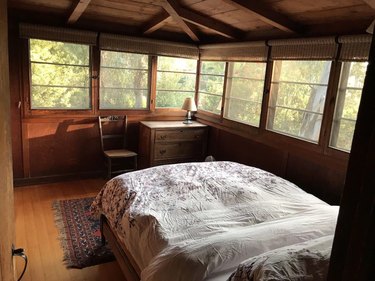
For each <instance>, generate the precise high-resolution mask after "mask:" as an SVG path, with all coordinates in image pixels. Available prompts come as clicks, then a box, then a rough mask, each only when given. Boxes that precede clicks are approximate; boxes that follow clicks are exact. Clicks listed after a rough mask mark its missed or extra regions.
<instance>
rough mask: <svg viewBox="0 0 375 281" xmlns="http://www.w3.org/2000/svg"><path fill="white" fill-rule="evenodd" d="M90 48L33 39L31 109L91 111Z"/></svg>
mask: <svg viewBox="0 0 375 281" xmlns="http://www.w3.org/2000/svg"><path fill="white" fill-rule="evenodd" d="M89 57H90V56H89V46H85V45H78V44H71V43H63V42H54V41H46V40H35V39H30V61H31V108H32V109H46V108H47V109H88V108H90V79H89V78H90V70H89Z"/></svg>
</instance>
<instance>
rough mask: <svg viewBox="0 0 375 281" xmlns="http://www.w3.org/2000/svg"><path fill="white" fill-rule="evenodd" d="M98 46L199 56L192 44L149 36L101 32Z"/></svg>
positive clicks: (131, 50)
mask: <svg viewBox="0 0 375 281" xmlns="http://www.w3.org/2000/svg"><path fill="white" fill-rule="evenodd" d="M99 47H100V48H101V49H103V50H112V51H122V52H130V53H138V54H148V55H156V56H157V55H159V56H172V57H181V58H191V59H198V58H199V49H198V47H197V46H196V45H194V44H185V43H176V42H171V41H164V40H155V39H149V38H139V37H131V36H125V35H117V34H108V33H101V34H100V36H99Z"/></svg>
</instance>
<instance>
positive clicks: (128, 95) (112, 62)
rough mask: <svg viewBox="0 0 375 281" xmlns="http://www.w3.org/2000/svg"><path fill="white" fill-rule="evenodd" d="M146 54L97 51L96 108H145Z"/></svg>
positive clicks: (147, 98) (147, 68) (146, 95)
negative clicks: (98, 80)
mask: <svg viewBox="0 0 375 281" xmlns="http://www.w3.org/2000/svg"><path fill="white" fill-rule="evenodd" d="M148 105H149V56H148V55H142V54H132V53H123V52H113V51H103V50H102V51H101V52H100V93H99V108H100V109H147V108H148Z"/></svg>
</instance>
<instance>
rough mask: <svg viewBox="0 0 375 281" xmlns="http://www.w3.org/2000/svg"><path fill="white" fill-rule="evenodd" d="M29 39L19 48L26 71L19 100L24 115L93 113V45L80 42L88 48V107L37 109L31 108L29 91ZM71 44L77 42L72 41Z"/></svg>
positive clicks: (30, 73) (30, 78)
mask: <svg viewBox="0 0 375 281" xmlns="http://www.w3.org/2000/svg"><path fill="white" fill-rule="evenodd" d="M30 39H34V38H30ZM30 39H25V40H24V41H25V43H24V45H23V46H21V48H22V49H23V50H24V51H23V52H22V53H23V54H24V56H23V57H22V58H21V59H22V61H23V62H25V63H24V64H22V69H23V71H22V72H23V73H25V74H26V73H27V74H26V75H24V77H25V78H26V79H25V81H24V84H23V85H21V88H23V92H24V95H23V97H22V101H20V102H21V103H22V102H23V103H25V105H26V106H24V115H25V116H33V115H36V116H41V115H53V116H59V115H62V116H65V115H70V116H75V115H87V114H93V113H94V112H95V103H94V100H95V94H94V91H93V89H94V88H95V85H94V80H96V79H95V76H94V75H93V73H94V69H93V65H94V62H93V46H91V45H88V44H80V45H87V46H88V48H89V65H88V69H89V77H88V81H89V106H90V107H89V108H87V109H67V108H61V109H57V108H51V109H48V108H43V109H39V108H31V95H32V92H31V88H32V72H31V64H32V62H31V56H30V52H31V47H30ZM37 40H45V41H54V42H63V41H56V40H48V39H37ZM68 43H69V42H68ZM73 44H77V43H73Z"/></svg>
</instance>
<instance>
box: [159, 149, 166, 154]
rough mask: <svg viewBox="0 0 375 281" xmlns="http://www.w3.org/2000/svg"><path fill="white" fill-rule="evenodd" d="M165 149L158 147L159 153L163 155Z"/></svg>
mask: <svg viewBox="0 0 375 281" xmlns="http://www.w3.org/2000/svg"><path fill="white" fill-rule="evenodd" d="M166 152H167V151H166V150H165V149H160V150H159V153H160V154H161V155H163V154H164V153H166Z"/></svg>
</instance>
